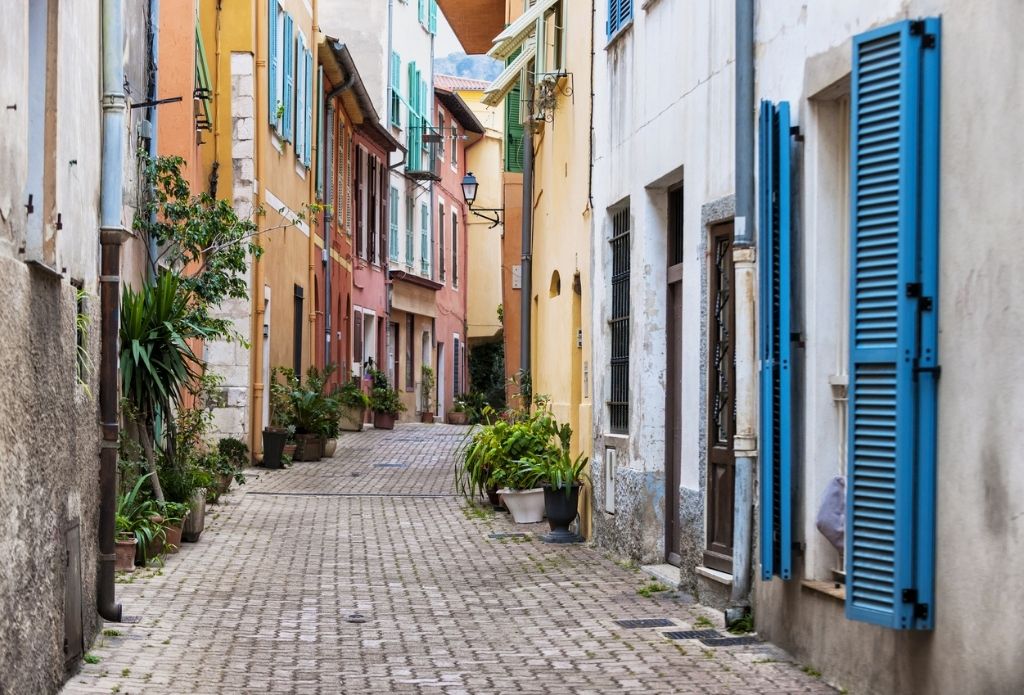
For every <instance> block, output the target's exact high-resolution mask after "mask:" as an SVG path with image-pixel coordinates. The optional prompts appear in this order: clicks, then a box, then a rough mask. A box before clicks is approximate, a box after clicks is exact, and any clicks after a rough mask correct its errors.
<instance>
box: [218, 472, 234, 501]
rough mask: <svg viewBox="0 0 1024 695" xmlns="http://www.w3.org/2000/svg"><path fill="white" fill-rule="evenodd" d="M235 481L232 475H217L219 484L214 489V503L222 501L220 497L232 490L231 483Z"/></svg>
mask: <svg viewBox="0 0 1024 695" xmlns="http://www.w3.org/2000/svg"><path fill="white" fill-rule="evenodd" d="M234 479H235V476H234V475H232V474H231V473H220V474H218V475H217V484H216V487H215V488H214V493H213V502H214V503H216V502H218V501H220V496H221V495H224V494H227V491H228V490H230V489H231V481H232V480H234Z"/></svg>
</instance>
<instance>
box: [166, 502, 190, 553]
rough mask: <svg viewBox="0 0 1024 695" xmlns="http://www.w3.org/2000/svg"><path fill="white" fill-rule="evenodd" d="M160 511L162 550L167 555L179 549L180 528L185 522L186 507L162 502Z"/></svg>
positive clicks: (175, 503) (177, 503)
mask: <svg viewBox="0 0 1024 695" xmlns="http://www.w3.org/2000/svg"><path fill="white" fill-rule="evenodd" d="M162 510H163V517H164V534H165V542H164V548H165V549H166V550H167V552H169V553H176V552H178V548H180V547H181V527H182V525H183V524H184V522H185V516H186V515H187V514H188V505H187V504H184V503H182V502H164V504H163V507H162Z"/></svg>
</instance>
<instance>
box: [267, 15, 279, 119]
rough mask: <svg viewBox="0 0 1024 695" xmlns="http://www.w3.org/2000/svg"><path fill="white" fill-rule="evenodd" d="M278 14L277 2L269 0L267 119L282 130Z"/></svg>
mask: <svg viewBox="0 0 1024 695" xmlns="http://www.w3.org/2000/svg"><path fill="white" fill-rule="evenodd" d="M277 13H278V9H277V0H269V2H268V3H267V54H268V55H267V64H268V65H269V66H270V68H269V70H268V71H267V118H268V120H269V121H270V125H271V126H272V127H274V128H276V129H278V130H280V128H281V122H280V119H278V117H277V102H279V101H280V100H281V95H280V94H278V93H277V72H278V70H280V69H281V66H280V65H278V64H277V61H278V58H277V51H278V45H279V44H280V41H281V37H280V36H278V35H277Z"/></svg>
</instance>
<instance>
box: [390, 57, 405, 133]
mask: <svg viewBox="0 0 1024 695" xmlns="http://www.w3.org/2000/svg"><path fill="white" fill-rule="evenodd" d="M401 70H402V59H401V58H400V57H399V56H398V54H397V53H392V54H391V107H390V108H391V125H393V126H395V127H396V128H401V127H402V73H401Z"/></svg>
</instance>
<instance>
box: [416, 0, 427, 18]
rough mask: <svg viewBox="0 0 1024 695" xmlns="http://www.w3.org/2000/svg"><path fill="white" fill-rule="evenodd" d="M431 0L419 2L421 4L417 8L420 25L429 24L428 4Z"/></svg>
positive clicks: (420, 0)
mask: <svg viewBox="0 0 1024 695" xmlns="http://www.w3.org/2000/svg"><path fill="white" fill-rule="evenodd" d="M428 2H430V0H419V4H418V5H417V7H416V12H417V14H418V15H419V20H420V24H426V23H427V3H428Z"/></svg>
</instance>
